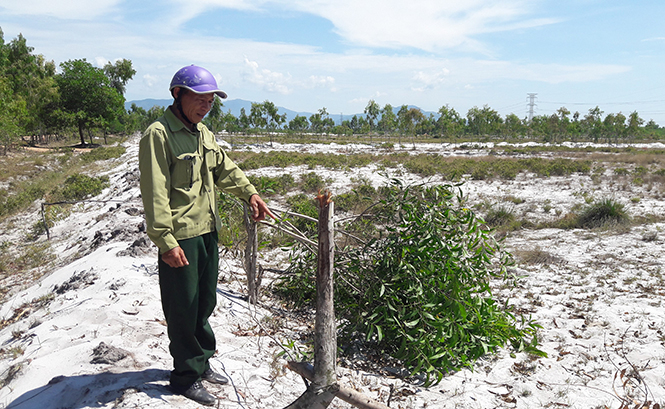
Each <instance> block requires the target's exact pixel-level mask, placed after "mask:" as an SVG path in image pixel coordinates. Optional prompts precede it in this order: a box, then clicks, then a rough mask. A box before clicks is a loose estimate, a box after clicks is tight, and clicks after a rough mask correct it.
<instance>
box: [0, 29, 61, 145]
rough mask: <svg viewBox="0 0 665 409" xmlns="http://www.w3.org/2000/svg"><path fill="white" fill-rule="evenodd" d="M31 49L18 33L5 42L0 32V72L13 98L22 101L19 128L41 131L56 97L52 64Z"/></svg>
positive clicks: (53, 64)
mask: <svg viewBox="0 0 665 409" xmlns="http://www.w3.org/2000/svg"><path fill="white" fill-rule="evenodd" d="M33 50H34V48H33V47H30V46H28V44H27V40H26V39H25V38H24V37H23V36H22V35H21V34H19V35H18V37H17V38H15V39H14V40H12V41H11V42H10V43H9V44H6V45H5V44H4V39H2V33H1V32H0V75H1V76H2V77H4V78H6V80H7V82H6V85H7V86H9V88H10V92H11V93H12V94H13V98H14V99H17V100H18V99H21V100H23V101H24V102H25V112H23V115H22V118H21V128H22V129H23V132H27V133H35V132H38V131H40V130H43V129H44V128H45V127H47V125H48V124H50V123H52V122H53V121H52V120H51V119H50V118H49V117H50V113H51V111H52V110H53V109H55V107H54V106H55V105H56V103H57V98H58V92H57V87H56V84H55V79H54V75H55V63H54V62H53V61H46V59H45V58H44V57H43V56H42V55H33V54H32V51H33Z"/></svg>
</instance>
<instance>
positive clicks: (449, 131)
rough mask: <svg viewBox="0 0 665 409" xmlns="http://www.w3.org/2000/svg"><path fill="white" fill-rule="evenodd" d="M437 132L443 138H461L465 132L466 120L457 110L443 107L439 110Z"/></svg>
mask: <svg viewBox="0 0 665 409" xmlns="http://www.w3.org/2000/svg"><path fill="white" fill-rule="evenodd" d="M436 130H437V131H438V132H439V133H440V134H441V135H443V136H459V135H461V134H462V132H463V131H464V118H462V117H461V116H460V114H459V113H457V111H455V108H449V107H448V105H446V106H442V107H441V108H439V119H437V121H436Z"/></svg>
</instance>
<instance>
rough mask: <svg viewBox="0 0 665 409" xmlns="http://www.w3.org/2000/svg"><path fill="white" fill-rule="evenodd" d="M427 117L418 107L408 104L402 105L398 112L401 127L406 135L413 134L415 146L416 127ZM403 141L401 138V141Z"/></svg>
mask: <svg viewBox="0 0 665 409" xmlns="http://www.w3.org/2000/svg"><path fill="white" fill-rule="evenodd" d="M424 119H425V115H424V114H423V113H422V111H420V110H419V109H418V108H409V107H408V106H407V105H402V106H401V107H400V109H399V111H398V112H397V120H398V123H399V129H400V131H401V132H402V133H404V134H405V135H411V138H412V141H413V143H414V146H415V137H416V127H417V126H418V124H419V123H420V122H422V121H423V120H424ZM399 143H400V144H401V143H402V142H401V140H400V142H399Z"/></svg>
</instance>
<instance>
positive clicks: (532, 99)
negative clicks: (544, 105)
mask: <svg viewBox="0 0 665 409" xmlns="http://www.w3.org/2000/svg"><path fill="white" fill-rule="evenodd" d="M536 95H538V94H537V93H535V92H528V93H527V94H526V96H527V98H528V99H529V105H528V107H529V122H531V120H532V119H533V111H534V107H535V106H536Z"/></svg>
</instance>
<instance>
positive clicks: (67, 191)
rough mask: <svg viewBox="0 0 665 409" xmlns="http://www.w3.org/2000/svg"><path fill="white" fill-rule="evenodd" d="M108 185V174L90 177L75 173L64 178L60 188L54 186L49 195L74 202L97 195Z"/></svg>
mask: <svg viewBox="0 0 665 409" xmlns="http://www.w3.org/2000/svg"><path fill="white" fill-rule="evenodd" d="M108 185H109V178H108V176H100V177H91V176H87V175H83V174H80V173H76V174H74V175H71V176H69V177H68V178H67V179H65V182H64V184H63V186H62V188H56V189H55V190H54V191H53V192H51V195H52V196H53V197H54V198H55V199H56V200H66V201H69V202H75V201H79V200H84V199H87V198H90V197H94V196H97V195H99V194H100V193H102V190H103V189H104V188H105V187H108Z"/></svg>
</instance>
